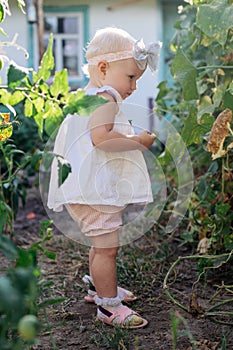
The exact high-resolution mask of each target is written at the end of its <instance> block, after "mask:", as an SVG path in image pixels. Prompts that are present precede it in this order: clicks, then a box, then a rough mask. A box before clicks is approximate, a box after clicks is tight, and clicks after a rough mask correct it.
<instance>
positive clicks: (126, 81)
mask: <svg viewBox="0 0 233 350" xmlns="http://www.w3.org/2000/svg"><path fill="white" fill-rule="evenodd" d="M143 73H144V70H140V69H139V68H138V66H137V64H136V62H135V61H134V59H133V58H128V59H125V60H119V61H116V62H109V63H108V64H107V68H106V72H105V74H104V78H103V79H102V82H103V85H110V86H112V87H113V88H114V89H115V90H117V92H118V93H119V94H120V95H121V97H122V99H123V100H124V99H126V98H127V97H129V96H130V95H131V94H132V93H133V92H134V91H135V90H136V89H137V80H138V79H139V78H140V77H141V76H142V74H143Z"/></svg>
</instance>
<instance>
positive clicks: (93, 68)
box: [48, 28, 160, 328]
mask: <svg viewBox="0 0 233 350" xmlns="http://www.w3.org/2000/svg"><path fill="white" fill-rule="evenodd" d="M159 49H160V43H154V44H151V45H150V46H149V48H148V49H146V48H145V47H144V44H143V42H142V41H136V40H135V39H134V38H133V37H132V36H130V35H129V34H128V33H127V32H125V31H124V30H121V29H118V28H105V29H101V30H98V31H97V32H96V34H95V36H94V38H93V39H92V40H91V42H90V43H89V45H88V47H87V51H86V58H87V62H88V73H89V83H88V84H87V86H86V88H85V90H86V94H87V95H98V96H100V97H102V98H103V99H105V100H106V103H105V104H103V105H101V106H100V107H97V108H96V109H95V110H94V112H93V113H91V115H90V116H86V117H80V116H78V115H69V116H67V117H66V119H65V120H64V121H63V123H62V125H61V126H60V128H59V131H58V134H57V137H56V141H55V147H54V153H56V154H59V155H62V156H63V157H64V158H65V159H66V160H67V161H68V162H69V163H70V164H71V168H72V172H71V174H69V176H68V178H67V179H66V180H65V182H64V183H63V184H62V185H61V186H60V187H58V171H57V164H56V160H55V161H54V162H53V166H52V172H51V180H50V189H49V198H48V207H49V208H50V209H53V210H54V211H61V210H62V208H63V205H65V207H66V209H67V210H68V212H69V214H70V216H71V217H72V218H73V219H74V220H75V221H76V222H78V223H79V226H80V228H81V231H82V233H83V234H85V235H86V236H88V237H89V239H90V240H91V245H92V247H91V249H90V253H89V267H90V271H89V272H90V276H85V278H84V281H86V282H89V283H90V288H89V292H88V295H87V296H86V298H85V299H86V300H87V301H90V302H95V303H96V304H97V306H98V308H97V318H98V319H99V320H101V321H103V322H105V323H107V324H110V325H118V326H121V327H129V328H139V327H144V326H145V325H146V324H147V321H146V320H145V319H144V318H142V317H141V316H139V314H137V313H136V312H134V311H132V310H131V309H130V308H128V307H127V306H124V305H123V304H122V301H131V300H134V299H135V297H134V295H133V293H131V292H130V291H128V290H125V289H123V288H120V287H117V274H116V257H117V252H118V246H119V237H118V231H119V228H120V226H121V225H122V215H123V212H124V209H125V207H126V206H127V205H128V204H130V203H138V204H146V203H149V202H152V201H153V198H152V193H151V185H150V180H149V175H148V172H147V168H146V164H145V161H144V158H143V155H142V151H143V150H146V149H148V148H149V147H150V146H151V145H152V143H153V142H154V140H155V135H154V134H151V133H149V132H148V131H142V132H140V133H139V134H138V135H135V134H134V131H133V129H132V127H131V125H130V123H129V121H128V120H127V118H126V117H125V116H124V115H123V113H122V111H121V103H122V100H124V99H126V98H127V97H129V96H130V95H131V94H132V93H133V92H134V91H135V90H136V88H137V86H136V83H137V80H138V79H139V78H140V77H141V76H142V74H143V73H144V71H145V69H146V67H147V65H149V66H150V68H151V69H152V70H156V68H157V63H158V53H159Z"/></svg>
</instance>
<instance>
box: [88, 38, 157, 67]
mask: <svg viewBox="0 0 233 350" xmlns="http://www.w3.org/2000/svg"><path fill="white" fill-rule="evenodd" d="M161 47H162V43H161V42H160V41H157V42H154V43H151V44H149V45H148V46H145V44H144V42H143V40H142V39H141V40H137V41H136V42H135V43H134V47H133V50H125V51H118V52H110V53H105V54H102V55H98V56H95V57H92V58H89V59H88V64H90V65H93V66H96V65H97V64H98V63H99V62H100V61H107V62H114V61H119V60H125V59H127V58H134V59H135V61H136V63H137V66H138V68H139V69H141V70H144V69H146V67H147V65H148V66H149V67H150V69H151V70H152V72H155V71H156V70H157V68H158V61H159V52H160V48H161Z"/></svg>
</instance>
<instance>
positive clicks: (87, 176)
mask: <svg viewBox="0 0 233 350" xmlns="http://www.w3.org/2000/svg"><path fill="white" fill-rule="evenodd" d="M99 92H108V93H110V94H111V95H113V96H114V98H115V99H116V101H117V103H118V105H119V111H118V113H117V114H116V117H115V122H114V126H113V129H114V130H116V131H118V132H120V133H122V134H124V135H133V134H134V130H133V128H132V127H131V125H130V123H129V121H128V120H127V118H126V116H125V115H124V114H123V112H122V111H121V103H122V99H121V97H120V95H119V94H118V92H117V91H116V90H115V89H113V88H112V87H110V86H103V87H101V88H91V89H88V90H86V94H88V95H95V94H97V93H99ZM89 121H90V116H86V117H80V116H79V115H77V114H74V115H68V116H67V117H66V118H65V120H64V121H63V122H62V124H61V126H60V128H59V131H58V134H57V136H56V139H55V145H54V153H56V154H58V155H61V156H62V157H63V158H64V159H65V160H66V161H68V162H69V163H70V165H71V169H72V172H71V173H70V174H69V175H68V177H67V179H66V180H65V182H64V183H63V184H62V185H61V186H60V187H59V186H58V167H57V159H56V158H55V159H54V161H53V164H52V168H51V177H50V185H49V193H48V207H49V209H53V210H54V211H57V212H59V211H61V210H62V209H63V205H64V204H67V203H80V204H88V205H94V204H96V205H115V206H121V207H122V206H126V205H127V204H131V203H138V204H139V203H140V204H146V203H149V202H153V197H152V191H151V183H150V178H149V174H148V171H147V166H146V163H145V160H144V157H143V154H142V152H141V151H139V150H131V151H123V152H107V151H103V150H101V149H99V148H97V147H95V146H94V145H93V144H92V141H91V137H90V131H89Z"/></svg>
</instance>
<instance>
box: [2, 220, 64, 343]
mask: <svg viewBox="0 0 233 350" xmlns="http://www.w3.org/2000/svg"><path fill="white" fill-rule="evenodd" d="M50 225H51V222H50V221H44V222H42V223H41V232H40V234H39V235H40V240H38V241H37V242H35V243H34V244H33V245H31V246H30V247H29V248H27V249H26V248H21V247H18V246H16V245H15V244H14V243H13V242H12V240H11V239H10V238H8V237H7V236H6V235H0V250H1V252H2V254H4V255H5V257H6V258H7V259H8V261H9V263H8V266H7V267H1V277H0V347H1V349H9V350H11V349H17V350H21V349H22V350H23V349H25V346H29V345H32V344H36V343H37V342H38V340H37V336H38V335H39V332H40V329H41V328H42V323H41V322H40V320H39V318H38V312H39V311H40V309H43V310H44V309H45V307H46V306H47V305H50V304H54V303H56V302H61V301H63V300H64V298H59V299H49V300H43V288H42V286H43V282H42V281H43V279H42V275H41V271H40V268H39V266H38V253H39V252H40V254H42V256H44V257H46V258H49V259H55V257H56V254H55V253H53V252H50V251H48V250H47V248H46V242H47V241H48V240H50V239H51V238H52V234H51V227H50ZM39 298H40V299H42V301H41V302H38V299H39Z"/></svg>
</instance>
